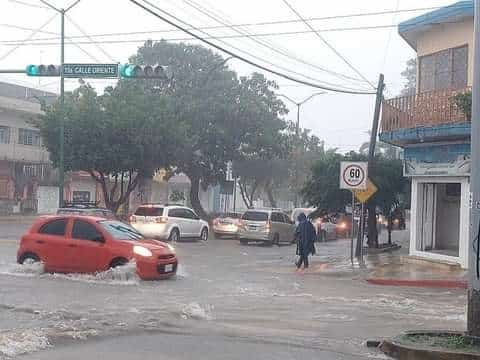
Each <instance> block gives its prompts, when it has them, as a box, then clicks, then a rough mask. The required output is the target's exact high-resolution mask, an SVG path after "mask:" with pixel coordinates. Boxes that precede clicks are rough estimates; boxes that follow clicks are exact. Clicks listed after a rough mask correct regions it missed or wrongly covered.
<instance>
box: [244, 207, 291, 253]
mask: <svg viewBox="0 0 480 360" xmlns="http://www.w3.org/2000/svg"><path fill="white" fill-rule="evenodd" d="M294 234H295V224H294V223H293V221H292V220H291V219H290V217H289V216H288V215H287V214H285V213H283V212H282V211H281V210H280V209H254V210H248V211H246V212H245V213H244V214H243V215H242V220H241V222H240V226H239V230H238V238H239V240H240V243H241V244H248V243H249V242H263V243H265V244H268V245H273V244H277V245H280V244H281V243H288V244H291V243H293V242H294V241H295V240H294Z"/></svg>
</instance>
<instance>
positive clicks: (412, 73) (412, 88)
mask: <svg viewBox="0 0 480 360" xmlns="http://www.w3.org/2000/svg"><path fill="white" fill-rule="evenodd" d="M400 75H402V76H403V77H404V78H405V80H406V82H405V84H404V86H403V89H402V95H414V94H415V92H416V87H417V59H415V58H413V59H410V60H408V61H407V67H406V68H405V70H403V71H402V72H401V73H400Z"/></svg>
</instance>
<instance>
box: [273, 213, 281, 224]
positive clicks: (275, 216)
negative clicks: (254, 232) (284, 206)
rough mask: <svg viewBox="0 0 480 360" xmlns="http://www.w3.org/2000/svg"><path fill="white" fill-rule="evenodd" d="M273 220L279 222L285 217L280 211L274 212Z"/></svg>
mask: <svg viewBox="0 0 480 360" xmlns="http://www.w3.org/2000/svg"><path fill="white" fill-rule="evenodd" d="M272 221H273V222H277V223H283V222H284V219H283V216H282V214H280V213H272Z"/></svg>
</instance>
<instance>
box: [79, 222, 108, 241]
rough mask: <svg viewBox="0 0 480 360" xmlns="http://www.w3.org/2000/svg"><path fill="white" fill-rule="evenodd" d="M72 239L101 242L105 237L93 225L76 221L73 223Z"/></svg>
mask: <svg viewBox="0 0 480 360" xmlns="http://www.w3.org/2000/svg"><path fill="white" fill-rule="evenodd" d="M72 238H74V239H82V240H92V241H99V240H100V239H103V236H102V234H101V233H100V232H99V231H98V230H97V229H96V228H95V226H93V225H92V224H89V223H88V222H86V221H82V220H75V222H74V223H73V230H72Z"/></svg>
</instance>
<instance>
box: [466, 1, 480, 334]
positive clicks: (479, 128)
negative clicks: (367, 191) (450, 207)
mask: <svg viewBox="0 0 480 360" xmlns="http://www.w3.org/2000/svg"><path fill="white" fill-rule="evenodd" d="M474 22H475V27H474V33H475V45H474V61H473V71H474V73H473V90H472V105H473V106H472V119H471V120H472V124H471V145H470V146H471V155H470V156H471V175H470V194H471V199H472V203H471V209H470V242H469V246H468V257H469V263H468V266H469V268H468V269H469V280H470V281H469V287H468V307H467V309H468V311H467V329H468V333H469V334H470V335H473V336H480V263H479V260H480V238H479V231H480V98H479V97H480V0H475V17H474Z"/></svg>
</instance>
